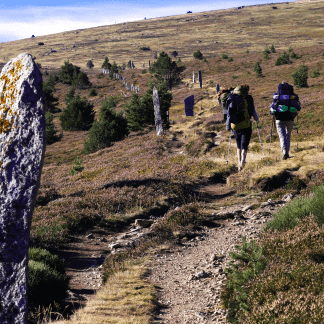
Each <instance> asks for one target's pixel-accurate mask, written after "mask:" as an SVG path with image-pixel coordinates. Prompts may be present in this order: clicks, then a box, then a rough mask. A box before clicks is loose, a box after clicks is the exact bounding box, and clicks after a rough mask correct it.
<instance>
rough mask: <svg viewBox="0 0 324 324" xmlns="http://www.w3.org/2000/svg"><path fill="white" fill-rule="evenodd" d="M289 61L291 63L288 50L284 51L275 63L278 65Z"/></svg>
mask: <svg viewBox="0 0 324 324" xmlns="http://www.w3.org/2000/svg"><path fill="white" fill-rule="evenodd" d="M289 63H291V61H290V57H289V55H288V54H287V52H286V51H284V52H283V53H282V55H281V56H279V57H278V58H277V60H276V63H275V65H276V66H278V65H283V64H289Z"/></svg>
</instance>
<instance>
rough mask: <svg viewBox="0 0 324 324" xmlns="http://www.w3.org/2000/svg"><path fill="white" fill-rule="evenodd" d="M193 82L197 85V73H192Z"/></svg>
mask: <svg viewBox="0 0 324 324" xmlns="http://www.w3.org/2000/svg"><path fill="white" fill-rule="evenodd" d="M192 82H193V83H196V79H195V72H192Z"/></svg>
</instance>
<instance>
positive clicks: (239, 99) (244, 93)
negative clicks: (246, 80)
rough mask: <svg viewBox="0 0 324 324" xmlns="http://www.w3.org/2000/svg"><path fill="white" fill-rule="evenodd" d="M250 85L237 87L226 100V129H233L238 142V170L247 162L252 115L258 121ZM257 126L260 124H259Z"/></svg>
mask: <svg viewBox="0 0 324 324" xmlns="http://www.w3.org/2000/svg"><path fill="white" fill-rule="evenodd" d="M248 93H249V86H248V85H243V86H238V87H236V88H235V89H234V90H233V91H232V92H231V93H230V95H229V96H228V99H227V100H226V109H227V112H228V114H227V121H226V130H233V131H234V136H235V139H236V144H237V159H238V170H239V171H241V170H242V168H243V167H244V165H245V163H246V155H247V151H248V146H249V144H250V140H251V135H252V124H251V117H253V119H254V120H255V121H256V122H258V121H259V117H258V114H257V112H256V111H255V107H254V101H253V97H252V96H251V95H249V94H248ZM257 127H259V126H258V124H257Z"/></svg>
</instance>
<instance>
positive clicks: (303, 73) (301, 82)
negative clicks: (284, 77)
mask: <svg viewBox="0 0 324 324" xmlns="http://www.w3.org/2000/svg"><path fill="white" fill-rule="evenodd" d="M292 77H293V80H294V81H293V82H294V85H295V86H296V87H297V88H307V87H308V83H307V81H308V67H307V66H306V65H305V64H303V65H302V66H301V67H300V68H299V69H298V70H297V71H296V72H295V73H293V74H292Z"/></svg>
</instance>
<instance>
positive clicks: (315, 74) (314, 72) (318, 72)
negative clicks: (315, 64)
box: [312, 68, 321, 78]
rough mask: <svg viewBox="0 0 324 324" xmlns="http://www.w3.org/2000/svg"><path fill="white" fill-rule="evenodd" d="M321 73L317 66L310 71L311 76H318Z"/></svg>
mask: <svg viewBox="0 0 324 324" xmlns="http://www.w3.org/2000/svg"><path fill="white" fill-rule="evenodd" d="M320 75H321V73H320V71H319V70H318V68H315V69H314V70H313V72H312V78H318V77H319V76H320Z"/></svg>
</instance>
